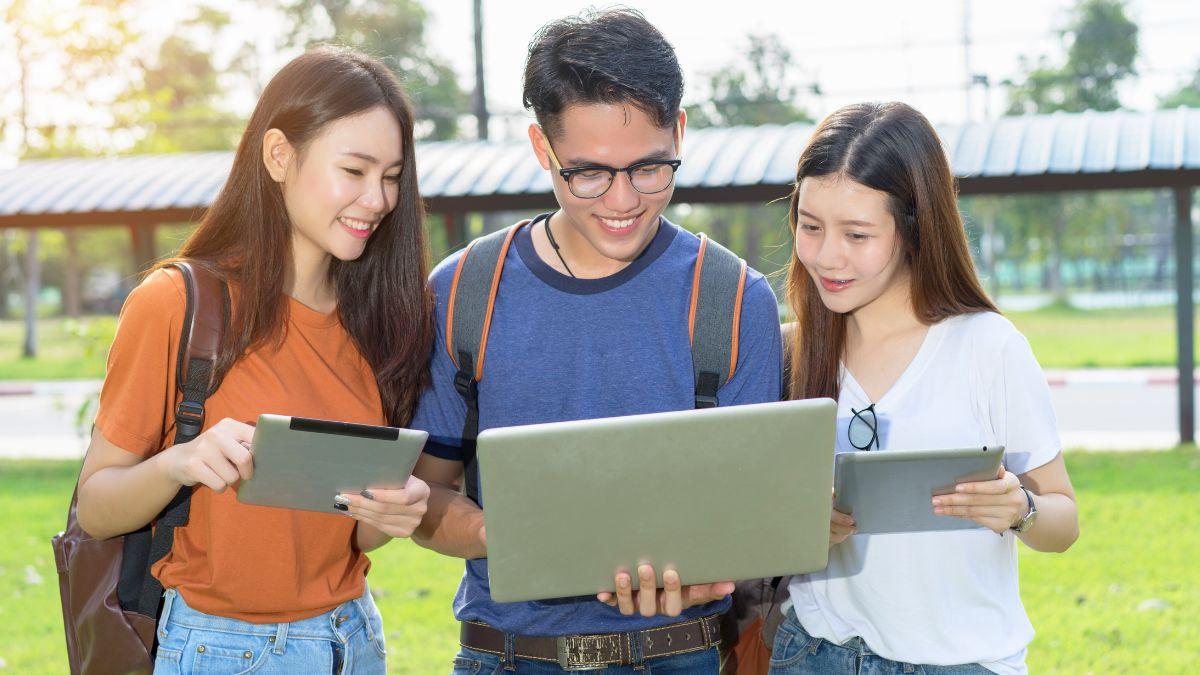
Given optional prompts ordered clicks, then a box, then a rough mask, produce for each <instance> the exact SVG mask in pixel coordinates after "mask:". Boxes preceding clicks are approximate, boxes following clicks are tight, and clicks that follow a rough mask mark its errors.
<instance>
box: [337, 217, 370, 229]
mask: <svg viewBox="0 0 1200 675" xmlns="http://www.w3.org/2000/svg"><path fill="white" fill-rule="evenodd" d="M338 222H340V223H342V224H343V225H345V226H346V227H348V228H350V229H352V230H369V229H371V227H372V226H374V225H375V223H371V222H367V221H365V220H358V219H357V218H350V217H348V216H342V217H341V218H338Z"/></svg>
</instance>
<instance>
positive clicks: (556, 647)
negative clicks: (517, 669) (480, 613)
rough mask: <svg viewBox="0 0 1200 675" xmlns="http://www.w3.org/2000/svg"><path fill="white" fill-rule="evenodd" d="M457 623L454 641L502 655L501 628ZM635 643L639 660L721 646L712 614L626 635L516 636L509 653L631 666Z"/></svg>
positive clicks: (589, 665) (576, 665) (590, 665)
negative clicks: (455, 639) (638, 651)
mask: <svg viewBox="0 0 1200 675" xmlns="http://www.w3.org/2000/svg"><path fill="white" fill-rule="evenodd" d="M461 626H462V629H461V631H460V633H459V644H461V645H462V646H463V647H466V648H467V649H474V650H475V651H480V652H487V653H489V654H496V655H498V656H504V632H503V631H499V630H496V629H495V628H492V627H491V626H489V625H487V624H485V623H479V622H476V621H464V622H462V624H461ZM635 641H636V642H635ZM634 644H639V645H640V646H641V652H642V658H643V659H652V658H656V657H659V656H672V655H674V654H686V653H688V652H695V651H700V650H702V649H708V648H709V647H712V646H714V645H719V644H721V629H720V620H719V617H718V616H716V615H713V616H706V617H704V618H702V619H695V620H692V621H682V622H680V623H674V624H671V625H669V626H662V627H661V628H650V629H647V630H640V631H633V632H629V633H605V634H594V635H564V636H561V637H539V636H525V635H518V636H516V637H515V638H514V641H513V655H514V656H516V657H518V658H522V659H533V660H535V661H550V662H554V663H557V664H558V665H560V666H562V668H563V670H591V669H595V668H604V667H605V666H610V665H618V666H627V665H630V664H631V663H633V645H634Z"/></svg>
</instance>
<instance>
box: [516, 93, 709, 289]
mask: <svg viewBox="0 0 1200 675" xmlns="http://www.w3.org/2000/svg"><path fill="white" fill-rule="evenodd" d="M685 119H686V118H685V116H684V114H683V113H682V112H681V113H680V115H679V121H678V125H679V126H678V129H679V131H678V135H679V137H681V136H682V132H683V125H684V122H685ZM556 128H557V129H559V131H557V133H555V135H554V137H553V138H551V139H549V144H550V148H548V147H547V139H546V137H545V135H544V134H543V132H542V130H541V128H540V127H538V126H537V125H532V126H531V127H530V129H529V135H530V140H531V141H532V142H533V147H534V153H535V154H536V155H537V158H538V160H539V161H540V162H541V163H542V167H543V168H545V169H547V170H550V171H551V181H552V183H553V184H554V195H555V197H556V198H557V200H558V204H559V206H560V207H562V210H561V212H560V213H561V214H562V217H563V220H564V221H565V222H566V224H567V225H568V226H569V230H570V232H569V235H568V236H567V237H563V239H565V240H567V239H568V238H569V242H570V245H569V247H570V250H571V253H572V255H574V256H575V257H576V258H577V259H580V260H581V261H587V262H590V263H591V264H592V265H593V266H603V265H604V259H607V260H608V261H618V262H620V263H622V264H624V263H628V262H630V261H632V260H633V259H634V258H636V257H637V256H638V254H640V253H641V252H642V250H643V249H645V248H646V246H647V245H648V244H649V243H650V240H651V239H653V237H654V234H655V232H657V231H658V218H659V216H660V215H662V212H663V210H664V209H666V208H667V205H668V204H669V203H670V202H671V195H672V194H674V182H672V184H671V186H670V187H668V188H667V189H665V190H663V191H661V192H657V193H655V194H643V193H641V192H638V191H637V190H635V189H634V187H633V185H632V184H631V183H630V180H629V175H628V174H626V173H624V172H620V173H618V174H617V175H616V178H615V179H614V180H613V183H612V185H611V186H610V187H609V188H608V191H607V192H605V193H604V194H603V195H601V196H599V197H596V198H594V199H582V198H579V197H576V196H575V195H574V194H572V193H571V191H570V189H569V188H568V186H567V183H566V181H565V180H563V178H562V177H561V176H560V175H559V173H558V169H559V168H560V167H559V165H558V164H557V163H555V162H554V161H553V160H552V159H551V157H550V149H552V150H553V153H554V155H555V157H557V159H558V161H559V162H561V167H562V168H566V169H570V168H575V167H584V166H596V167H609V168H617V169H620V168H624V167H627V166H630V165H633V164H637V163H639V162H645V161H650V160H671V159H677V158H678V157H679V147H678V145H679V143H678V141H677V132H676V129H675V127H674V126H671V127H667V128H662V127H660V126H658V125H657V124H655V123H654V121H653V119H652V118H651V117H650V116H648V115H647V114H646V113H644V112H642V111H641V110H639V109H638V108H637V107H635V106H633V105H630V104H603V103H596V104H580V105H572V106H569V107H568V108H566V109H565V110H564V111H563V112H562V114H561V115H560V116H559V119H558V124H557V127H556ZM555 227H556V228H558V227H561V226H560V225H558V222H557V221H556V222H555ZM564 229H566V228H564ZM556 234H558V232H557V231H556ZM566 243H567V242H566V241H564V244H566Z"/></svg>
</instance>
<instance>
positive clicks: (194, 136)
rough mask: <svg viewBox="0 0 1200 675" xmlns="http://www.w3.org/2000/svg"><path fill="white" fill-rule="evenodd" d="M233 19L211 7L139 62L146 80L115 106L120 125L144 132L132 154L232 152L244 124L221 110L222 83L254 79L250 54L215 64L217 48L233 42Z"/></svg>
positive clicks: (201, 10)
mask: <svg viewBox="0 0 1200 675" xmlns="http://www.w3.org/2000/svg"><path fill="white" fill-rule="evenodd" d="M229 23H230V20H229V15H228V14H227V13H225V12H223V11H220V10H217V9H214V8H212V7H209V6H206V5H200V6H197V7H196V8H195V12H194V14H192V15H191V16H189V17H188V18H186V19H184V20H183V21H181V22H180V24H179V25H178V26H176V28H175V30H174V31H172V33H171V34H170V35H169V36H168V37H167V38H166V39H165V40H163V41H162V43H161V44H159V45H158V49H157V54H156V55H155V57H154V58H153V59H151V60H149V61H148V62H142V63H139V65H140V67H141V77H140V78H139V81H138V82H135V83H134V84H132V85H131V86H130V87H128V88H127V89H126V91H125V92H124V93H123V94H122V95H121V97H120V98H119V99H118V101H117V102H116V103H115V104H114V109H115V110H116V114H117V118H118V126H123V127H132V128H137V129H141V130H142V135H141V137H140V138H139V139H138V140H137V142H136V143H135V144H134V146H133V147H132V148H130V151H132V152H135V153H164V152H183V151H198V150H228V149H231V148H233V147H234V145H236V143H237V139H238V136H239V134H240V132H241V129H242V126H243V124H244V120H243V119H242V118H241V117H240V116H239V115H235V114H233V113H232V112H230V111H227V110H223V109H222V108H221V102H222V101H223V99H224V98H225V96H224V91H223V88H222V87H221V80H222V78H223V76H224V77H225V78H235V77H238V76H241V77H243V79H250V78H251V77H252V76H251V75H250V74H249V73H247V72H246V71H247V70H248V69H249V68H250V67H251V66H250V64H249V63H248V60H247V59H248V55H249V53H250V51H249V50H248V49H247V48H246V47H243V49H242V50H240V51H239V52H238V54H239V56H240V58H235V59H234V60H233V61H232V62H231V63H229V64H221V66H218V64H216V63H214V62H213V57H212V53H213V51H214V47H215V46H216V45H217V44H218V43H219V42H221V41H222V40H226V39H227V38H228V36H227V31H226V29H227V28H228V27H229Z"/></svg>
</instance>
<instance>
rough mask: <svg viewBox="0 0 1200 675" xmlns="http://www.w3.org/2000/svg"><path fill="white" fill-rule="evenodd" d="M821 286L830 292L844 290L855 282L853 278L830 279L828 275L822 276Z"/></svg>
mask: <svg viewBox="0 0 1200 675" xmlns="http://www.w3.org/2000/svg"><path fill="white" fill-rule="evenodd" d="M820 279H821V286H822V287H823V288H824V289H825V290H827V291H829V292H830V293H837V292H839V291H844V290H846V289H847V288H849V287H850V285H851V284H853V283H854V280H853V279H830V278H828V277H820Z"/></svg>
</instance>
